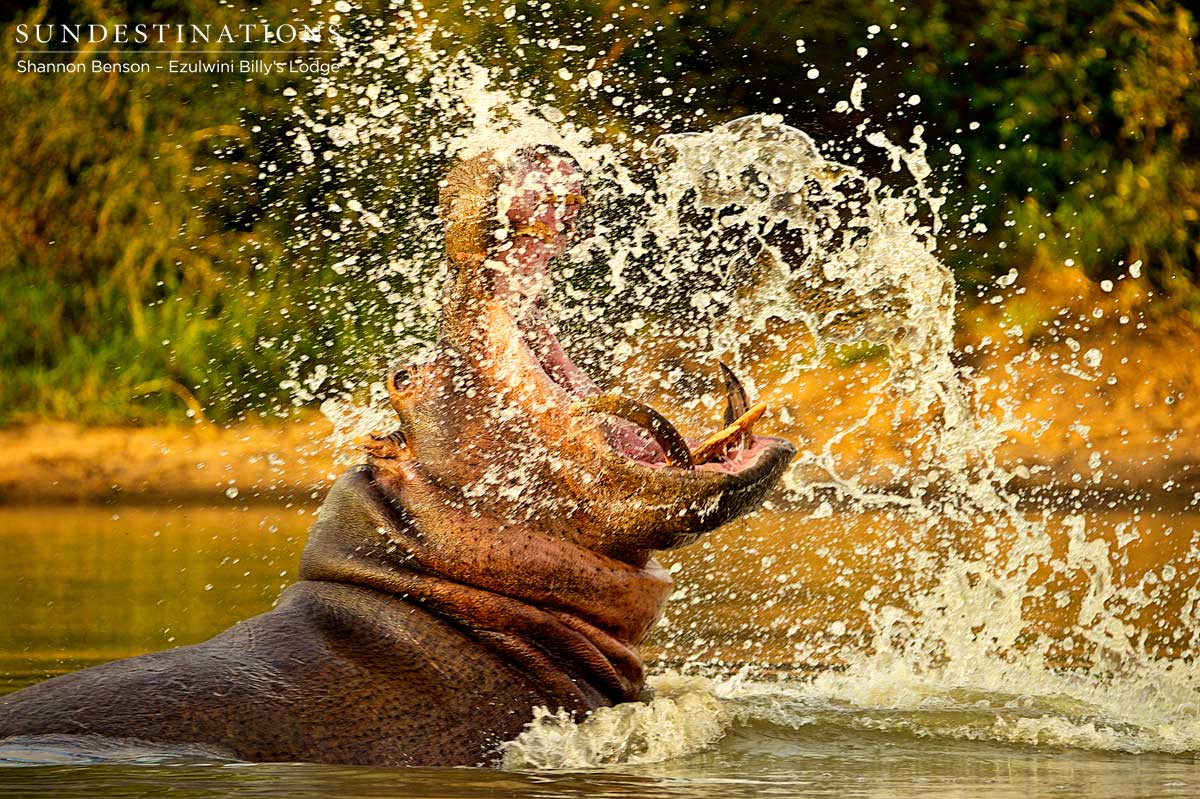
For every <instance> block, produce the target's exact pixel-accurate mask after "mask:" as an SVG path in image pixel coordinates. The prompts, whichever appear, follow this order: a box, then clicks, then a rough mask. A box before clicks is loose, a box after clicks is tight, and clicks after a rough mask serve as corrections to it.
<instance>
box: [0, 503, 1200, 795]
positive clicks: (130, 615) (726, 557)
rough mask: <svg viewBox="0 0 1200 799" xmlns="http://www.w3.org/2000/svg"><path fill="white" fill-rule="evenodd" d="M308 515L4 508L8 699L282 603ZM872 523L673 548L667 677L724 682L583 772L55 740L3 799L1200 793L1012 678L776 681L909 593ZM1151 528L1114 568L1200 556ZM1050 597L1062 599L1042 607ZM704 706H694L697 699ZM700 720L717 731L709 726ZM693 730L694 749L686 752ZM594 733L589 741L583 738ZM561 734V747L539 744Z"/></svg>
mask: <svg viewBox="0 0 1200 799" xmlns="http://www.w3.org/2000/svg"><path fill="white" fill-rule="evenodd" d="M311 513H312V508H309V507H305V508H301V507H253V508H249V509H234V508H192V507H185V508H175V509H171V508H145V507H69V508H45V507H39V508H17V507H9V508H0V618H3V624H0V693H6V692H9V691H13V690H17V689H19V688H21V687H23V686H25V685H28V684H31V683H33V682H36V681H38V680H41V679H45V678H47V677H50V676H53V675H57V674H62V673H65V672H68V671H72V670H74V669H79V668H83V667H86V666H90V665H94V664H97V663H101V662H104V661H107V660H111V659H114V658H120V657H125V656H129V655H133V654H137V653H140V652H146V651H150V650H156V649H164V648H168V647H172V646H178V645H181V644H187V643H193V642H196V641H200V640H203V639H205V638H207V637H209V636H211V635H213V634H214V633H216V632H218V631H220V630H222V629H224V628H225V627H227V626H229V625H230V624H232V623H234V622H236V621H237V620H238V619H241V618H245V617H247V616H250V615H253V614H255V613H258V612H261V611H263V610H265V609H267V608H269V607H270V606H271V603H272V602H273V600H274V598H275V597H276V595H277V594H278V592H279V590H280V589H281V588H282V587H283V586H284V585H286V584H287V583H289V582H291V581H292V580H293V579H294V577H295V573H296V564H297V558H298V554H299V550H300V548H301V546H302V545H303V542H304V537H305V533H306V530H307V528H308V525H309V524H310V522H311V519H312V516H311ZM879 521H880V520H879V519H878V518H874V519H872V518H871V517H867V516H845V517H839V516H837V515H834V516H832V517H828V518H823V519H812V518H809V517H808V516H807V514H804V513H800V512H773V513H766V512H764V513H761V514H759V515H758V516H756V517H754V518H753V519H750V520H748V521H743V522H739V523H737V524H735V525H732V526H731V527H729V528H727V529H725V530H722V531H720V532H719V533H718V534H716V535H715V536H713V537H712V538H710V539H709V540H708V541H707V543H706V544H705V545H703V546H697V547H693V548H691V549H689V550H687V551H684V552H681V553H679V554H678V555H673V556H671V557H667V558H664V560H665V562H666V564H667V565H668V566H673V565H675V564H676V563H678V568H677V571H676V575H675V579H676V581H677V584H678V587H679V591H678V592H677V596H676V597H675V599H674V602H673V604H672V606H671V610H670V612H669V613H668V614H667V618H666V625H667V627H666V629H665V630H664V631H663V632H662V633H660V634H659V636H658V639H657V642H656V644H655V645H653V646H651V647H650V648H649V651H648V654H649V656H650V657H652V658H655V659H656V665H655V667H654V669H655V670H656V671H662V670H663V669H665V668H668V667H669V666H677V665H679V663H680V661H682V660H686V659H688V658H690V659H692V660H696V659H699V660H702V661H704V662H706V663H708V664H709V665H710V666H711V668H710V669H709V671H708V674H709V676H710V677H714V676H715V677H716V678H717V680H716V683H717V684H718V687H717V688H715V689H712V690H709V689H707V688H706V689H704V690H701V691H700V692H699V693H693V694H688V695H686V696H685V695H684V694H686V693H687V692H686V691H685V692H684V693H683V694H679V695H678V696H675V699H674V700H670V701H668V700H664V702H663V704H661V705H659V706H658V707H657V711H661V712H658V713H657V715H654V716H653V717H650V716H646V717H639V718H640V721H639V722H638V723H640V725H641V726H640V727H638V726H636V725H634V726H631V727H628V728H622V729H621V730H618V731H617V732H615V733H614V732H613V731H612V730H608V731H607V732H604V733H603V734H601V733H600V732H597V733H595V735H594V736H593V738H592V739H588V736H586V735H585V736H583V738H582V740H583V741H584V743H585V744H587V745H588V746H591V747H592V748H593V749H594V750H595V749H599V748H602V747H601V744H600V743H597V740H598V739H599V738H600V737H604V736H607V738H606V739H605V740H606V741H607V743H606V744H605V745H609V746H611V745H612V737H613V736H614V735H616V736H618V737H619V736H621V735H624V736H627V737H629V738H631V739H633V738H636V739H637V740H636V741H635V742H633V743H631V744H630V745H628V746H627V747H625V749H624V750H622V751H625V752H626V755H625V756H618V757H615V758H610V759H609V760H608V761H606V764H605V765H601V766H593V767H588V768H582V767H579V763H578V762H575V763H574V766H573V767H572V766H571V762H572V761H570V759H569V758H567V759H564V761H563V762H564V763H566V765H567V766H568V767H567V768H558V769H550V768H533V767H530V766H529V765H528V764H526V765H525V767H523V768H510V769H508V770H505V769H408V770H397V769H375V768H361V767H337V766H322V765H313V764H270V765H262V764H240V763H203V762H196V761H187V762H184V761H178V762H175V761H171V760H169V759H161V758H159V759H156V758H153V757H145V756H143V757H140V758H133V759H132V760H130V761H125V762H117V763H112V762H108V763H87V762H79V761H77V760H71V759H69V758H66V757H61V758H60V757H56V756H54V755H53V754H49V755H47V756H46V762H45V763H44V764H42V765H36V766H24V767H13V768H4V769H0V795H3V796H24V795H30V796H32V795H53V796H59V797H83V796H88V797H116V796H133V795H145V794H152V793H153V794H162V793H165V792H170V794H171V795H178V796H190V797H207V796H246V797H285V796H286V797H308V796H312V797H316V796H321V797H384V796H388V797H391V796H423V797H424V796H428V797H473V796H587V797H642V796H721V797H739V796H881V797H882V796H887V797H916V796H921V797H929V796H967V795H971V794H978V793H981V792H982V793H986V795H988V796H997V797H1005V796H1014V797H1017V796H1019V797H1027V796H1031V795H1032V796H1037V795H1047V794H1053V795H1055V796H1089V797H1129V796H1146V795H1155V796H1195V795H1200V764H1198V763H1197V761H1196V759H1195V757H1194V756H1193V754H1192V753H1191V751H1190V750H1189V749H1187V747H1186V746H1185V747H1183V749H1182V750H1180V751H1170V752H1168V751H1163V750H1162V749H1161V747H1157V748H1158V749H1159V751H1154V750H1155V749H1156V747H1155V746H1154V745H1152V744H1150V743H1147V744H1146V745H1144V746H1139V745H1138V743H1137V742H1138V741H1140V740H1143V739H1141V738H1138V735H1137V733H1136V731H1135V732H1134V733H1129V732H1128V730H1127V729H1125V728H1124V727H1122V726H1121V724H1120V723H1117V722H1113V723H1111V724H1109V725H1108V726H1106V725H1105V723H1104V722H1103V720H1101V721H1100V722H1095V721H1094V720H1093V721H1092V722H1089V723H1090V724H1091V727H1090V728H1091V729H1098V730H1100V732H1099V733H1098V734H1097V736H1098V737H1094V739H1086V740H1085V739H1083V738H1081V737H1080V736H1078V735H1075V737H1071V736H1060V737H1058V738H1055V737H1054V736H1049V737H1047V736H1045V735H1042V736H1040V737H1039V736H1034V737H1032V738H1027V739H1022V738H1020V737H1019V736H1018V737H1014V738H1012V739H1011V740H1000V739H997V738H996V736H993V735H990V734H988V733H987V731H988V730H991V729H993V728H994V727H995V725H1000V724H1004V725H1008V726H1006V727H1004V728H1005V729H1010V728H1012V727H1013V725H1019V724H1022V723H1026V722H1028V721H1029V720H1035V721H1045V720H1046V719H1047V718H1050V720H1052V721H1055V722H1056V723H1058V724H1059V726H1062V725H1068V726H1069V725H1074V726H1072V727H1071V729H1072V730H1075V731H1078V729H1080V723H1081V722H1080V719H1079V718H1077V717H1076V716H1073V715H1072V713H1071V712H1067V711H1062V717H1061V718H1059V717H1057V716H1055V713H1057V712H1059V711H1057V710H1055V707H1057V706H1052V705H1048V704H1045V703H1044V702H1042V703H1041V704H1039V702H1041V700H1036V699H1031V700H1029V701H1027V702H1026V701H1024V700H1022V699H1021V697H1020V694H1021V686H1020V685H1019V684H1018V685H1014V686H1013V690H1012V692H1011V695H1008V696H1006V697H997V696H988V695H975V696H972V697H970V698H969V701H965V700H963V701H959V700H961V697H959V698H958V699H954V701H953V702H951V698H952V694H953V692H949V693H944V694H943V695H941V696H940V697H938V698H937V701H935V702H932V704H931V702H930V701H926V700H927V698H926V699H923V700H922V701H921V702H917V703H914V702H911V701H908V700H907V699H906V698H905V697H904V696H903V695H902V694H901V695H900V698H899V699H897V697H896V696H895V695H891V697H890V698H888V696H884V697H883V698H878V699H876V700H873V701H872V702H867V703H859V704H857V705H855V704H853V703H850V702H847V701H845V700H844V698H840V697H837V696H832V695H825V694H821V693H820V692H816V693H814V692H811V691H809V692H806V691H804V690H800V689H796V690H792V689H787V690H781V689H780V688H779V684H778V683H775V682H773V680H775V679H777V678H778V675H780V674H784V675H790V676H788V677H787V679H792V680H802V679H804V678H803V677H801V676H798V675H804V674H810V673H813V672H814V671H817V672H819V671H821V670H822V669H829V668H830V667H838V666H840V665H844V664H842V663H840V662H839V657H840V656H841V655H842V654H843V653H844V652H845V651H846V650H847V649H852V648H853V646H854V645H855V642H856V641H857V640H859V638H860V637H861V635H862V630H863V625H864V624H865V618H866V616H867V615H868V613H869V609H870V608H871V607H872V606H877V605H883V604H886V603H888V602H892V601H900V600H901V599H902V597H903V594H904V592H905V591H907V590H910V589H911V582H908V581H906V579H904V574H903V562H904V558H903V557H900V556H896V557H892V558H889V557H887V556H886V555H885V553H887V552H891V551H901V550H904V549H905V548H911V546H912V543H913V542H914V541H916V540H918V539H919V538H920V537H921V536H922V535H925V533H921V532H919V531H906V530H903V529H895V530H893V531H892V534H893V535H894V540H895V541H900V542H904V544H903V546H898V545H897V544H895V543H893V544H891V545H888V544H887V543H886V542H883V543H880V542H878V541H876V542H869V541H866V540H864V537H865V536H867V535H869V534H874V535H877V531H878V530H879V529H880V524H879ZM1129 521H1130V518H1129V514H1128V513H1127V512H1123V511H1108V512H1105V513H1102V514H1096V516H1095V519H1094V523H1095V529H1096V530H1097V531H1098V535H1099V536H1100V537H1101V538H1103V537H1104V536H1106V535H1108V536H1110V537H1111V536H1117V535H1120V534H1121V532H1120V529H1121V527H1120V526H1121V524H1122V523H1123V522H1129ZM1138 523H1139V525H1140V529H1141V531H1142V532H1141V535H1140V537H1139V538H1138V539H1137V540H1134V541H1132V542H1128V541H1127V542H1126V544H1125V546H1123V547H1122V548H1121V549H1120V551H1119V552H1117V551H1116V550H1114V556H1113V557H1114V564H1115V570H1114V572H1113V575H1114V577H1113V579H1115V580H1118V581H1137V580H1142V579H1144V576H1145V574H1146V573H1147V572H1149V571H1153V570H1155V569H1159V567H1160V566H1161V564H1162V563H1163V562H1165V561H1166V560H1173V561H1175V562H1178V563H1187V562H1191V563H1192V564H1193V565H1194V564H1195V560H1191V561H1189V560H1188V558H1187V551H1188V549H1189V548H1190V547H1191V546H1192V543H1193V537H1194V532H1195V530H1196V529H1198V528H1200V515H1197V514H1187V513H1173V514H1170V515H1164V516H1163V517H1162V518H1157V517H1154V516H1153V515H1144V514H1143V515H1141V516H1140V518H1139V519H1138ZM870 531H876V532H875V533H871V532H870ZM960 538H961V540H960V542H959V543H960V544H961V545H962V546H969V544H970V531H965V530H964V531H961V536H960ZM1055 545H1056V546H1057V544H1055ZM1159 571H1161V569H1159ZM1167 574H1169V575H1170V576H1169V578H1168V577H1166V576H1162V578H1161V580H1160V582H1161V584H1162V585H1161V587H1160V588H1161V591H1162V593H1161V595H1160V597H1159V598H1158V599H1157V600H1156V602H1155V603H1154V604H1153V605H1152V606H1151V610H1150V611H1148V612H1142V613H1140V614H1137V616H1136V618H1133V619H1132V620H1131V623H1134V624H1137V625H1140V626H1141V629H1143V630H1144V631H1145V632H1146V635H1147V636H1149V637H1150V638H1152V639H1154V641H1155V642H1157V644H1156V645H1157V646H1158V647H1159V648H1160V649H1161V650H1162V651H1163V652H1167V653H1170V652H1171V650H1172V647H1174V646H1176V645H1177V642H1178V640H1180V634H1179V632H1180V631H1179V628H1180V626H1181V625H1185V624H1186V623H1187V622H1186V621H1185V620H1184V617H1185V616H1186V615H1187V614H1186V613H1185V612H1184V608H1185V605H1186V602H1187V597H1188V590H1189V589H1190V588H1192V587H1194V586H1196V584H1197V582H1198V581H1197V573H1196V571H1195V570H1194V569H1190V570H1189V569H1188V568H1186V567H1180V568H1176V569H1173V570H1171V571H1170V572H1168V573H1167ZM1048 579H1049V578H1048ZM1057 579H1059V580H1060V582H1061V581H1062V579H1064V578H1061V577H1060V578H1057ZM1050 588H1051V589H1052V590H1049V591H1047V592H1043V593H1036V594H1035V595H1034V596H1033V597H1032V598H1031V599H1030V601H1029V602H1028V608H1027V614H1028V617H1029V618H1030V620H1031V627H1032V628H1033V629H1034V630H1035V631H1036V632H1038V633H1040V634H1044V635H1047V636H1054V635H1060V636H1063V637H1069V636H1068V635H1067V633H1066V632H1065V630H1066V628H1067V626H1068V625H1069V622H1070V620H1071V619H1072V618H1075V617H1077V616H1078V613H1079V607H1078V604H1079V601H1080V600H1079V596H1080V595H1081V594H1082V593H1083V590H1082V587H1081V586H1072V585H1071V584H1070V581H1069V580H1067V582H1066V583H1065V584H1063V585H1058V586H1054V585H1051V586H1050ZM1044 596H1054V597H1057V601H1055V602H1046V601H1041V600H1040V599H1039V597H1044ZM1076 648H1077V647H1076ZM1055 651H1056V652H1057V653H1058V655H1059V657H1060V658H1061V660H1062V663H1064V664H1069V663H1070V661H1071V659H1072V657H1075V656H1077V654H1078V653H1077V652H1075V650H1074V649H1073V646H1072V644H1071V643H1070V642H1068V643H1066V644H1063V645H1062V646H1061V647H1059V648H1058V649H1057V650H1055ZM712 664H718V665H715V666H714V665H712ZM747 664H752V665H756V668H755V669H752V670H751V671H752V672H753V674H752V675H751V676H750V677H747V679H751V680H753V679H758V680H763V682H761V683H753V685H757V686H759V687H758V688H751V689H747V688H746V687H745V685H742V686H741V687H738V686H739V683H738V680H739V679H740V678H736V677H735V678H734V679H733V680H732V681H730V680H728V679H726V680H725V681H722V680H721V679H720V678H721V677H722V676H724V677H725V678H728V677H729V676H730V675H733V674H735V673H737V672H738V671H739V670H743V671H742V674H743V676H745V675H747V674H750V672H747V671H744V668H745V666H746V665H747ZM664 685H665V684H660V689H662V688H664ZM665 687H666V691H665V693H666V694H667V695H669V696H673V694H671V690H672V689H671V688H670V686H669V685H665ZM885 693H886V692H885ZM954 696H957V695H954ZM948 697H950V698H948ZM690 700H695V701H696V704H695V705H694V707H696V708H701V710H699V711H692V710H689V709H688V708H690V707H693V705H689V704H688V701H690ZM714 707H716V708H718V709H717V710H713V708H714ZM705 708H707V710H704V709H705ZM1014 708H1016V709H1014ZM673 712H674V713H675V715H672V713H673ZM1198 712H1200V711H1197V710H1196V709H1195V708H1194V707H1192V708H1190V709H1189V708H1181V710H1180V713H1181V714H1182V713H1191V714H1197V713H1198ZM705 713H710V716H705V715H704V714H705ZM711 714H715V715H711ZM1005 714H1010V715H1005ZM1011 714H1017V715H1016V716H1013V715H1011ZM1076 715H1077V714H1076ZM1018 716H1019V718H1018ZM702 724H708V725H709V726H708V727H707V728H705V729H704V730H701V731H699V732H697V729H698V728H699V726H701V725H702ZM689 725H692V726H689ZM714 725H715V726H714ZM1085 726H1086V725H1085ZM1127 726H1128V725H1126V727H1127ZM1110 728H1111V729H1110ZM1047 729H1050V728H1049V727H1047ZM964 730H965V731H966V732H964ZM972 730H973V731H975V732H972ZM1122 730H1124V731H1123V732H1122ZM981 731H982V732H981ZM1118 733H1120V734H1121V735H1125V737H1120V736H1119V735H1118ZM1105 736H1108V737H1105ZM685 738H687V739H689V740H691V741H692V743H691V744H689V745H687V746H677V747H676V746H675V743H676V742H677V741H678V740H680V739H685ZM1118 739H1119V740H1118ZM555 740H557V739H555ZM1146 740H1148V739H1146ZM1072 741H1078V742H1081V743H1080V745H1072ZM1089 741H1090V743H1089ZM1129 741H1133V743H1132V744H1130V743H1129ZM579 743H580V739H578V738H577V739H575V740H574V743H573V744H571V745H573V746H578V745H579ZM553 745H562V746H565V745H566V744H561V743H560V744H546V743H545V741H543V742H541V743H538V744H536V746H542V747H543V748H544V747H546V746H553ZM672 747H675V748H674V749H673V748H672ZM585 748H586V747H585ZM617 748H618V749H621V746H620V745H618V746H617ZM1177 749H1179V748H1178V747H1177ZM630 753H632V754H630ZM542 754H543V755H546V754H547V753H546V752H545V751H543V752H542ZM550 754H551V755H553V753H550ZM553 759H554V758H553V757H548V758H547V760H548V762H552V761H553Z"/></svg>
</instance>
